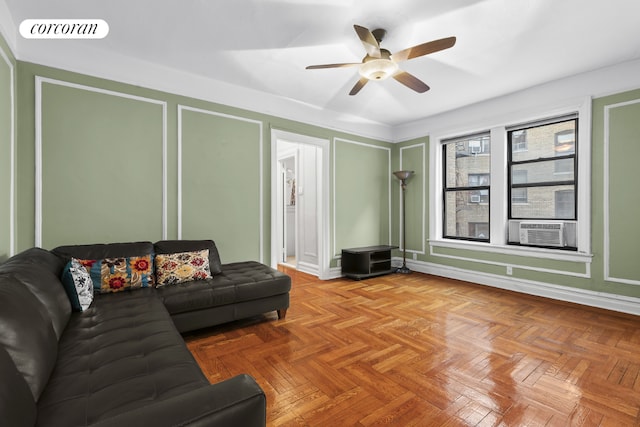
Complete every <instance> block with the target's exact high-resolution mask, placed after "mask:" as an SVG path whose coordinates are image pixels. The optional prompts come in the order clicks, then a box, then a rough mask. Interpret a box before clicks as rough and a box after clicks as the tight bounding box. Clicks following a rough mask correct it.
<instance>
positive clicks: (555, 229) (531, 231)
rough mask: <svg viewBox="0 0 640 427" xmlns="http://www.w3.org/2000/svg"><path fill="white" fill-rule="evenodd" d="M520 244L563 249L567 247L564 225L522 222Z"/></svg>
mask: <svg viewBox="0 0 640 427" xmlns="http://www.w3.org/2000/svg"><path fill="white" fill-rule="evenodd" d="M520 243H521V244H523V245H534V246H558V247H563V246H564V245H565V244H564V223H562V222H534V221H522V222H521V223H520Z"/></svg>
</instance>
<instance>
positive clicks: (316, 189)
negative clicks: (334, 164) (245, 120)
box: [271, 130, 329, 278]
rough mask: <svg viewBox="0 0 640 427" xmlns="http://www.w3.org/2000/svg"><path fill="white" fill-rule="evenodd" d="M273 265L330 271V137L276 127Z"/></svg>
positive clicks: (315, 272)
mask: <svg viewBox="0 0 640 427" xmlns="http://www.w3.org/2000/svg"><path fill="white" fill-rule="evenodd" d="M271 144H272V154H273V155H272V164H271V167H272V187H271V188H272V193H271V194H272V197H271V205H272V221H271V224H272V230H271V236H272V239H271V240H272V242H271V260H272V266H273V267H277V265H278V264H285V265H286V266H288V267H292V268H295V269H296V270H298V271H302V272H305V273H309V274H313V275H315V276H318V277H320V278H323V277H325V275H326V274H327V273H328V255H326V252H327V250H328V240H329V231H328V230H329V228H328V225H327V221H328V217H329V215H328V205H329V203H328V199H329V196H328V188H329V183H328V177H329V174H328V161H329V141H328V140H324V139H319V138H312V137H309V136H306V135H298V134H293V133H290V132H285V131H279V130H272V140H271Z"/></svg>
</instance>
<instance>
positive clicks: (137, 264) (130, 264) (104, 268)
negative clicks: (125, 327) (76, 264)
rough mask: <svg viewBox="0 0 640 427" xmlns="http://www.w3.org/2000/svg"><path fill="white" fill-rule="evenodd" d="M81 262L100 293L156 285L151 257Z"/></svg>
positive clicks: (84, 260)
mask: <svg viewBox="0 0 640 427" xmlns="http://www.w3.org/2000/svg"><path fill="white" fill-rule="evenodd" d="M80 262H81V263H82V265H84V266H85V268H86V269H87V270H89V273H90V274H91V279H92V280H93V287H94V288H95V290H96V291H98V292H100V293H109V292H120V291H124V290H127V289H139V288H147V287H149V286H153V284H154V277H153V264H152V261H151V255H143V256H138V257H128V258H104V259H98V260H95V259H83V260H80Z"/></svg>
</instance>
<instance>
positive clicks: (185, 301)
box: [156, 261, 291, 315]
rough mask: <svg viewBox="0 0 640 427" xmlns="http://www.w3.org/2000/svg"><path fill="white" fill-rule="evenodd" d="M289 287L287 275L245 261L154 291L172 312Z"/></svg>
mask: <svg viewBox="0 0 640 427" xmlns="http://www.w3.org/2000/svg"><path fill="white" fill-rule="evenodd" d="M290 290H291V279H290V278H289V276H287V275H286V274H284V273H281V272H279V271H276V270H273V269H272V268H270V267H268V266H266V265H264V264H260V263H258V262H255V261H247V262H236V263H231V264H224V265H222V268H221V273H220V274H218V275H215V276H214V277H213V278H212V279H207V280H196V281H192V282H186V283H180V284H177V285H170V286H163V287H160V288H157V289H156V292H157V293H158V295H159V296H160V298H161V299H162V300H163V302H164V305H165V306H166V307H167V310H168V311H169V313H171V314H172V315H173V314H177V313H183V312H187V311H194V310H202V309H206V308H211V307H218V306H222V305H227V304H234V303H238V302H243V301H249V300H257V299H260V298H265V297H270V296H273V295H279V294H286V293H288V292H289V291H290Z"/></svg>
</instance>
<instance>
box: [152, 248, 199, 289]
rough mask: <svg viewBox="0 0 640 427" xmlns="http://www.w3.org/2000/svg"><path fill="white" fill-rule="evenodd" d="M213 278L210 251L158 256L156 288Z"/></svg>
mask: <svg viewBox="0 0 640 427" xmlns="http://www.w3.org/2000/svg"><path fill="white" fill-rule="evenodd" d="M210 278H211V270H210V269H209V250H208V249H203V250H201V251H194V252H179V253H175V254H156V283H157V284H156V286H158V287H159V286H165V285H175V284H178V283H183V282H188V281H191V280H204V279H210Z"/></svg>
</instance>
